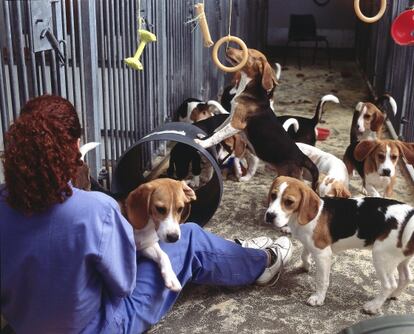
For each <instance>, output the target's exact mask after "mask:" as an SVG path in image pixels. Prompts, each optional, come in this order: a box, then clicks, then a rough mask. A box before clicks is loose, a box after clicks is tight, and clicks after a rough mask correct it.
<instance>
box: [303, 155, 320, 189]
mask: <svg viewBox="0 0 414 334" xmlns="http://www.w3.org/2000/svg"><path fill="white" fill-rule="evenodd" d="M305 157H306V159H305V160H304V164H303V166H304V167H305V168H306V169H307V170H308V171H309V173H310V174H311V176H312V189H313V190H315V191H316V188H317V187H318V180H319V170H318V167H316V165H315V164H314V163H313V162H312V160H311V159H309V158H308V157H307V156H305Z"/></svg>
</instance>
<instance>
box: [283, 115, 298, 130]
mask: <svg viewBox="0 0 414 334" xmlns="http://www.w3.org/2000/svg"><path fill="white" fill-rule="evenodd" d="M292 125H293V130H294V131H295V132H298V130H299V122H298V120H297V119H296V118H288V119H287V120H286V121H285V122H284V123H283V128H284V129H285V131H286V132H288V130H289V128H290V127H291V126H292Z"/></svg>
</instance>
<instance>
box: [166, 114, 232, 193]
mask: <svg viewBox="0 0 414 334" xmlns="http://www.w3.org/2000/svg"><path fill="white" fill-rule="evenodd" d="M228 117H229V114H220V115H215V116H213V117H209V118H207V119H204V120H202V121H199V122H195V123H193V125H194V126H197V127H198V128H200V129H201V130H203V131H204V132H205V133H206V134H207V135H211V134H213V132H214V130H215V129H216V128H218V127H219V126H220V125H221V124H222V123H223V122H224V121H225V120H226V119H227V118H228ZM190 166H191V172H192V180H190V181H189V185H190V186H192V187H198V186H199V185H200V175H201V157H200V154H199V153H198V151H197V150H196V149H194V148H193V147H191V146H189V145H186V144H183V143H177V144H175V146H174V147H173V148H172V149H171V152H170V162H169V166H168V169H167V175H168V177H170V178H177V179H178V180H184V179H186V178H187V176H188V175H189V173H190ZM212 172H213V171H212V169H211V172H210V174H211V176H212ZM207 177H209V176H207Z"/></svg>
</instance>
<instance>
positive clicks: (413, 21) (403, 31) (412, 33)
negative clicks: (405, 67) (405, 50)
mask: <svg viewBox="0 0 414 334" xmlns="http://www.w3.org/2000/svg"><path fill="white" fill-rule="evenodd" d="M391 36H392V38H393V39H394V41H395V43H397V44H399V45H414V9H408V10H406V11H404V12H402V13H401V14H400V15H398V17H397V18H396V19H395V20H394V22H393V23H392V26H391Z"/></svg>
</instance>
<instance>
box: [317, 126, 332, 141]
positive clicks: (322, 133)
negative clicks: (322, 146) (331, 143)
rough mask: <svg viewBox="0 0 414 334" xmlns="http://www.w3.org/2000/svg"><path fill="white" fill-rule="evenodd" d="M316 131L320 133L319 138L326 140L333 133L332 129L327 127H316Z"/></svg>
mask: <svg viewBox="0 0 414 334" xmlns="http://www.w3.org/2000/svg"><path fill="white" fill-rule="evenodd" d="M316 131H317V133H318V134H317V136H316V139H317V140H326V139H327V138H328V137H329V135H330V134H331V131H330V130H329V129H326V128H316Z"/></svg>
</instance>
